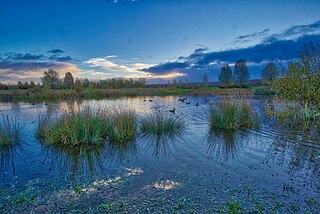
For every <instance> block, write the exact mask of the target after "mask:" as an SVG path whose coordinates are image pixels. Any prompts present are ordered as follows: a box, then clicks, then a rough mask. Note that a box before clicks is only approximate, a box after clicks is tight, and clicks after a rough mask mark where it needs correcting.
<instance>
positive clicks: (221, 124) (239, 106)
mask: <svg viewBox="0 0 320 214" xmlns="http://www.w3.org/2000/svg"><path fill="white" fill-rule="evenodd" d="M208 114H209V120H210V125H211V128H212V129H215V130H219V129H220V130H228V129H238V128H250V127H254V126H255V125H257V121H258V120H257V117H256V116H255V114H254V113H253V111H252V106H251V105H250V104H249V103H248V102H246V101H245V100H242V99H240V100H229V99H228V100H222V101H219V103H218V104H217V105H211V106H210V108H209V111H208Z"/></svg>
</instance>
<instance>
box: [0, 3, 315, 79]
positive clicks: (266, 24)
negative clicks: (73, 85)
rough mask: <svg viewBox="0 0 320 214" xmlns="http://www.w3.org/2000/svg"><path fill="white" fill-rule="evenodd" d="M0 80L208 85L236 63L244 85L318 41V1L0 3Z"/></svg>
mask: <svg viewBox="0 0 320 214" xmlns="http://www.w3.org/2000/svg"><path fill="white" fill-rule="evenodd" d="M0 11H1V12H0V35H1V36H0V81H7V82H11V81H13V82H14V81H18V80H22V81H29V80H31V79H34V80H36V81H38V80H39V78H40V77H41V75H42V73H43V71H44V70H46V69H48V68H53V69H56V70H57V71H59V72H60V73H61V76H62V75H63V73H65V72H67V71H71V72H73V73H74V75H75V76H77V77H88V78H89V79H105V78H112V77H128V78H129V77H133V78H138V77H146V78H147V82H150V83H154V82H166V81H167V80H168V79H172V78H177V79H179V78H182V79H184V80H185V79H188V81H189V82H192V81H200V80H201V76H202V75H203V74H204V73H207V74H208V75H209V80H210V81H215V80H217V76H218V74H219V72H220V71H219V68H220V67H221V66H222V65H223V64H226V63H228V64H231V65H232V63H234V61H235V60H237V59H240V58H244V59H246V60H247V61H248V65H249V71H250V73H251V78H259V76H260V72H261V69H262V67H263V66H264V65H265V63H267V62H268V61H270V60H273V59H274V58H279V59H283V58H284V57H285V56H286V57H288V56H290V57H295V54H296V53H297V51H298V50H299V49H300V48H301V47H302V45H303V44H304V43H305V42H308V41H314V42H319V41H320V38H319V35H320V13H319V11H320V1H316V0H315V1H312V0H310V1H293V0H291V1H249V0H248V1H209V0H201V1H196V0H193V1H191V0H183V1H182V0H180V1H174V0H172V1H169V0H161V1H160V0H118V1H116V0H114V1H113V0H95V1H79V0H78V1H72V0H63V1H58V0H56V1H45V0H42V1H40V0H39V1H36V0H34V1H15V0H10V1H9V0H0Z"/></svg>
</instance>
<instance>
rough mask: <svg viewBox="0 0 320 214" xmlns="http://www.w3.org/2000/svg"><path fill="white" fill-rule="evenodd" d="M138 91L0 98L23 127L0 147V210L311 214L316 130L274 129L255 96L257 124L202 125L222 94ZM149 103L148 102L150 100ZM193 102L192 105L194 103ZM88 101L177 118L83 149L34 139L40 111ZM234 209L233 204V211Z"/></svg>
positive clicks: (319, 140) (319, 145)
mask: <svg viewBox="0 0 320 214" xmlns="http://www.w3.org/2000/svg"><path fill="white" fill-rule="evenodd" d="M178 98H180V97H176V96H169V97H136V98H120V99H108V100H99V101H93V100H90V101H72V102H56V103H48V105H44V104H43V103H36V104H35V105H32V104H30V103H1V104H0V113H1V114H3V115H10V116H14V117H17V118H19V120H20V121H21V122H22V123H24V129H23V130H22V131H23V143H21V144H19V145H17V146H15V147H13V148H9V149H5V150H4V149H2V150H1V153H0V161H1V162H0V164H1V165H0V167H1V168H0V176H1V180H0V186H1V191H0V209H1V210H2V211H3V212H12V213H29V212H39V213H41V212H48V211H50V212H53V213H56V212H60V213H61V212H62V213H65V212H75V213H79V212H84V213H87V212H92V213H100V212H101V213H103V212H111V213H114V212H120V213H121V212H123V213H139V212H140V213H148V212H151V213H174V212H177V213H190V212H191V213H192V212H198V213H204V212H213V213H216V212H222V213H228V212H231V211H232V210H239V209H241V211H242V212H244V213H246V212H261V213H287V212H293V213H304V212H311V213H319V209H320V204H319V203H320V201H319V199H320V197H319V196H320V195H319V194H320V173H319V166H320V153H319V152H320V135H319V133H312V134H308V133H303V132H299V131H297V130H291V129H289V128H286V127H282V126H280V125H277V124H276V123H275V122H274V121H272V120H271V119H268V118H266V117H265V116H264V112H263V104H264V102H265V99H263V98H250V102H252V104H253V106H254V111H256V112H257V114H259V116H260V118H261V123H260V127H259V128H256V129H249V130H235V131H232V132H216V133H212V132H210V131H209V121H208V116H207V114H206V111H207V108H208V106H209V104H210V103H215V102H216V101H217V100H218V99H222V98H221V97H214V96H188V97H187V101H190V105H187V104H186V103H182V102H180V101H178ZM150 99H152V102H150V101H149V100H150ZM196 103H199V106H197V105H196ZM87 106H90V107H92V108H99V109H100V110H103V111H108V108H113V107H115V106H126V107H130V108H132V109H134V110H135V111H136V112H137V114H138V117H142V116H143V115H144V114H146V113H148V112H152V111H161V112H164V113H165V114H170V112H169V110H171V109H173V108H175V109H176V111H175V116H176V117H181V118H182V119H183V120H184V121H185V123H186V128H185V130H184V132H183V134H182V135H179V136H176V137H175V136H173V137H172V138H168V137H167V138H164V137H163V138H162V137H152V136H148V137H146V136H141V135H139V134H138V135H137V138H136V140H135V142H130V143H125V144H121V145H113V144H109V143H106V145H104V146H100V147H94V148H87V149H85V150H80V149H76V148H75V149H72V150H67V151H66V150H62V149H58V148H53V147H48V146H44V145H42V144H41V143H40V142H39V141H38V140H37V138H36V137H35V136H36V129H37V125H38V119H39V116H40V115H46V114H51V115H59V114H61V113H63V112H65V111H72V110H75V109H79V108H80V109H81V108H85V107H87ZM240 207H241V208H240Z"/></svg>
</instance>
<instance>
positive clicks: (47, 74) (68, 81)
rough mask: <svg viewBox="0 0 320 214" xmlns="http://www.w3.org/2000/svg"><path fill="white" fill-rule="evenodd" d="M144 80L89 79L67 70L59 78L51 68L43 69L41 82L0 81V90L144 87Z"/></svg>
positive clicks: (79, 89)
mask: <svg viewBox="0 0 320 214" xmlns="http://www.w3.org/2000/svg"><path fill="white" fill-rule="evenodd" d="M145 84H146V81H145V79H144V78H140V79H138V80H133V79H121V78H119V79H115V78H114V79H107V80H99V81H89V80H88V78H82V79H80V78H74V77H73V75H72V73H70V72H67V73H65V76H64V77H63V78H60V76H59V73H58V72H57V71H55V70H53V69H48V71H44V75H43V77H42V78H41V83H37V84H35V82H34V81H30V82H24V83H22V82H21V81H19V82H18V83H17V84H16V85H14V84H10V85H7V84H3V83H0V90H8V89H20V90H35V91H37V90H42V89H44V90H46V91H47V90H51V89H55V90H58V89H75V90H76V91H81V90H82V89H84V88H93V89H119V88H142V87H145Z"/></svg>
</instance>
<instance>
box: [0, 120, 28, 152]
mask: <svg viewBox="0 0 320 214" xmlns="http://www.w3.org/2000/svg"><path fill="white" fill-rule="evenodd" d="M23 127H24V126H23V125H22V124H21V122H20V121H19V120H18V118H16V117H14V118H13V117H9V116H8V115H7V116H4V115H2V116H1V118H0V146H9V145H13V144H16V143H19V142H20V141H21V138H22V136H21V131H22V130H23Z"/></svg>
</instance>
